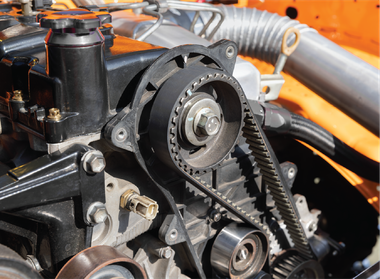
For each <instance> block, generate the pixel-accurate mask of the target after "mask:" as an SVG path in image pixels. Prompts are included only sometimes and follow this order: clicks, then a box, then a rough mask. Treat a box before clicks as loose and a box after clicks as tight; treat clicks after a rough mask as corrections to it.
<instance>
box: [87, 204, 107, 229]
mask: <svg viewBox="0 0 380 279" xmlns="http://www.w3.org/2000/svg"><path fill="white" fill-rule="evenodd" d="M107 218H108V213H107V209H106V206H105V205H104V204H103V203H101V202H95V203H93V204H91V205H90V207H89V208H88V210H87V219H88V221H89V222H91V223H93V224H100V223H104V222H105V221H106V220H107Z"/></svg>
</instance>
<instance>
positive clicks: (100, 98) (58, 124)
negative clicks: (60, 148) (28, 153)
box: [38, 9, 111, 142]
mask: <svg viewBox="0 0 380 279" xmlns="http://www.w3.org/2000/svg"><path fill="white" fill-rule="evenodd" d="M38 18H39V19H40V24H41V27H48V28H51V29H50V30H49V33H48V35H47V36H46V38H45V43H46V60H47V65H46V73H47V74H48V75H49V77H51V78H54V79H55V80H56V81H58V83H59V84H60V85H59V90H56V91H55V92H54V94H53V99H54V100H53V104H54V106H55V108H54V110H53V111H56V112H55V114H58V116H57V115H49V116H48V117H47V118H46V119H45V137H46V138H47V141H49V142H55V141H62V140H64V139H65V138H67V137H68V136H71V137H72V136H79V135H84V134H88V133H94V132H98V131H100V130H101V129H102V127H103V126H104V124H105V123H106V121H107V115H108V111H109V103H108V92H107V71H106V67H105V58H104V37H103V35H102V34H101V32H100V30H99V27H100V26H101V25H102V23H107V22H110V21H111V16H110V15H109V14H108V13H106V12H96V13H95V12H90V11H88V10H85V9H81V10H80V9H77V10H73V11H59V12H57V11H50V12H49V11H46V12H43V13H41V14H39V15H38ZM47 109H51V108H47ZM57 109H58V110H57ZM57 111H58V112H57ZM59 135H61V136H59Z"/></svg>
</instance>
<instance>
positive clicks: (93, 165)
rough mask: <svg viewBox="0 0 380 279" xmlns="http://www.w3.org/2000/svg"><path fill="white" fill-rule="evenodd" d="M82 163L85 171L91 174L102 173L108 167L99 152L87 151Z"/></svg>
mask: <svg viewBox="0 0 380 279" xmlns="http://www.w3.org/2000/svg"><path fill="white" fill-rule="evenodd" d="M81 162H82V166H83V169H84V170H85V172H87V173H89V174H95V173H101V172H102V171H103V170H104V169H105V167H106V160H105V159H104V156H103V153H102V152H101V151H99V150H89V151H87V152H86V153H85V154H84V155H83V157H82V159H81Z"/></svg>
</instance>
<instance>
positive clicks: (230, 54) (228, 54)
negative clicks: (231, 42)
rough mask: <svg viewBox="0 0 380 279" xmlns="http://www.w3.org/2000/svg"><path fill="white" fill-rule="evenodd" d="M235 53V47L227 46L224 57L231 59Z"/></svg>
mask: <svg viewBox="0 0 380 279" xmlns="http://www.w3.org/2000/svg"><path fill="white" fill-rule="evenodd" d="M234 54H235V49H234V47H233V46H229V47H227V48H226V57H227V58H228V59H231V58H232V57H233V56H234Z"/></svg>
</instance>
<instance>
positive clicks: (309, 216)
mask: <svg viewBox="0 0 380 279" xmlns="http://www.w3.org/2000/svg"><path fill="white" fill-rule="evenodd" d="M294 201H295V203H296V206H297V209H298V212H299V214H300V221H301V225H302V227H303V230H304V232H305V234H306V237H307V238H311V237H313V236H314V232H315V231H316V230H317V229H318V221H319V216H320V215H321V211H320V210H318V209H312V210H311V211H309V207H308V206H307V201H306V198H305V197H304V196H302V195H299V194H295V195H294Z"/></svg>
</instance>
